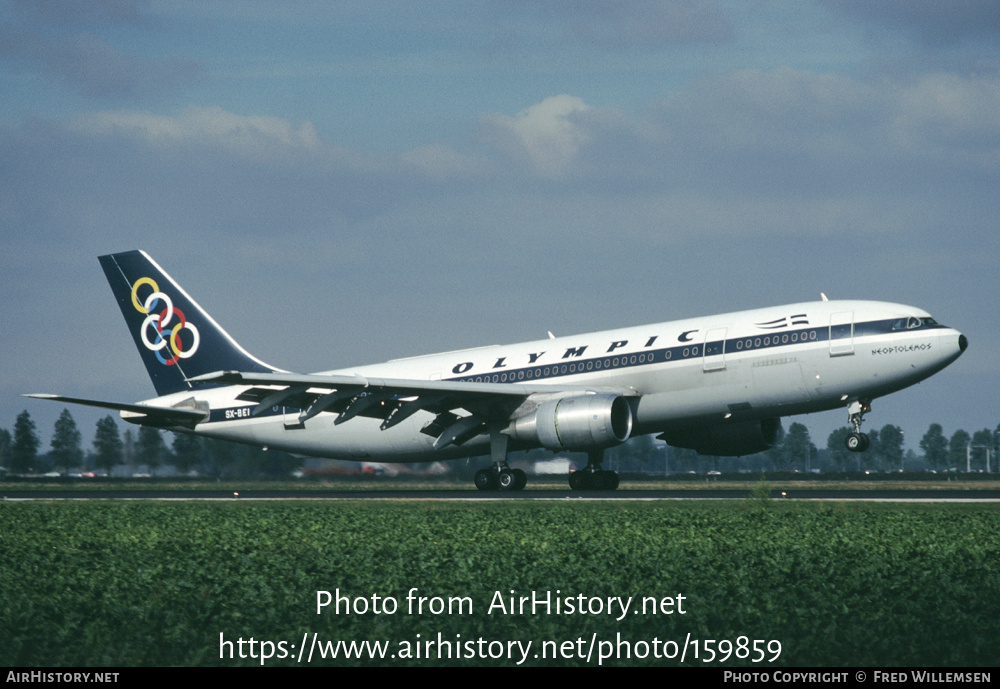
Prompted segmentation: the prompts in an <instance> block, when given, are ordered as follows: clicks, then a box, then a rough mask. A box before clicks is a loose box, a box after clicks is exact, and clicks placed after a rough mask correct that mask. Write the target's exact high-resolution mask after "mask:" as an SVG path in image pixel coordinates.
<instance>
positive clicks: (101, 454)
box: [94, 415, 122, 474]
mask: <svg viewBox="0 0 1000 689" xmlns="http://www.w3.org/2000/svg"><path fill="white" fill-rule="evenodd" d="M94 452H95V453H97V466H99V467H101V468H102V469H107V471H108V474H110V473H111V469H112V468H113V467H114V466H116V465H118V464H121V463H122V439H121V436H120V435H119V434H118V424H117V423H115V420H114V418H113V417H111V416H110V415H108V416H105V417H104V418H103V419H101V420H100V421H98V422H97V431H96V432H95V433H94Z"/></svg>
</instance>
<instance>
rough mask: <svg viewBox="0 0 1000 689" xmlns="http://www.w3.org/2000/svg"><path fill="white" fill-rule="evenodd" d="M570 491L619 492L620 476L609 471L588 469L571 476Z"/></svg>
mask: <svg viewBox="0 0 1000 689" xmlns="http://www.w3.org/2000/svg"><path fill="white" fill-rule="evenodd" d="M569 487H570V490H617V489H618V474H617V473H616V472H614V471H608V470H607V469H594V468H593V467H590V466H588V467H587V468H586V469H581V470H580V471H575V472H573V473H572V474H570V475H569Z"/></svg>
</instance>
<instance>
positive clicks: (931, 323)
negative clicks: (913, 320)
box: [921, 318, 941, 328]
mask: <svg viewBox="0 0 1000 689" xmlns="http://www.w3.org/2000/svg"><path fill="white" fill-rule="evenodd" d="M921 322H922V323H923V324H924V327H927V328H936V327H938V326H939V325H941V324H940V323H938V322H937V321H936V320H934V319H933V318H922V319H921Z"/></svg>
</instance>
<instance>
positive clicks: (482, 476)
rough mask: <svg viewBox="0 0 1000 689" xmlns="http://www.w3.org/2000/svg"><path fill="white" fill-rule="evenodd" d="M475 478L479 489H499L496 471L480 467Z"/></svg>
mask: <svg viewBox="0 0 1000 689" xmlns="http://www.w3.org/2000/svg"><path fill="white" fill-rule="evenodd" d="M474 480H475V482H476V488H478V489H479V490H497V488H499V487H500V482H499V480H498V479H497V474H496V472H495V471H490V470H489V469H480V470H479V471H477V472H476V477H475V479H474Z"/></svg>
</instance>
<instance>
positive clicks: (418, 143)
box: [0, 0, 1000, 449]
mask: <svg viewBox="0 0 1000 689" xmlns="http://www.w3.org/2000/svg"><path fill="white" fill-rule="evenodd" d="M998 45H1000V4H998V3H997V2H996V0H955V1H954V2H948V3H943V2H939V1H938V0H909V1H907V2H899V1H893V2H889V1H887V0H787V1H781V0H774V1H764V0H761V1H752V0H751V1H749V2H722V1H718V2H714V1H712V0H637V1H635V2H610V1H605V0H532V1H530V2H529V1H527V0H489V1H487V2H477V1H475V0H470V1H468V2H461V3H459V2H412V1H399V2H394V1H391V0H387V1H385V2H338V3H332V2H295V3H277V2H249V1H242V0H241V1H240V2H222V1H220V2H202V1H200V0H199V1H197V2H195V1H191V2H184V1H179V0H171V1H170V2H166V1H163V2H160V1H157V0H150V1H147V2H143V1H141V0H134V1H133V0H90V1H88V2H77V1H76V0H35V1H33V2H20V1H18V0H0V295H2V301H0V309H2V310H0V391H2V396H0V427H4V428H8V429H10V428H13V425H14V419H15V417H16V416H17V414H18V413H19V412H20V411H21V410H22V409H25V408H27V409H29V411H30V412H31V414H32V416H33V418H34V419H35V420H36V422H37V423H38V426H39V431H40V434H41V435H42V437H43V443H44V444H45V448H44V449H47V447H48V437H49V434H50V433H51V428H52V423H53V422H54V420H55V418H56V416H57V415H58V413H59V411H60V409H61V408H60V407H58V406H57V405H53V404H49V403H45V402H39V401H34V400H26V399H23V398H20V397H19V395H20V394H21V393H24V392H58V393H63V394H68V395H76V396H88V397H97V398H102V399H113V400H126V401H132V400H137V399H144V398H148V397H150V396H152V394H153V390H152V386H151V385H150V383H149V381H148V379H147V378H146V375H145V373H144V370H143V368H142V366H141V363H140V360H139V357H138V354H137V353H136V352H135V351H134V350H133V348H132V344H131V340H130V338H129V337H128V334H127V332H126V330H125V326H124V323H123V322H122V320H121V316H120V313H119V312H118V310H117V307H116V305H115V304H114V301H113V299H112V298H111V293H110V291H109V289H108V287H107V285H106V283H105V281H104V277H103V274H102V272H101V270H100V267H99V265H98V263H97V260H96V257H97V256H98V255H99V254H103V253H110V252H115V251H123V250H127V249H133V248H142V249H146V250H147V251H149V252H150V253H151V254H152V255H153V257H154V258H155V259H156V260H157V261H158V262H159V263H160V264H161V265H162V266H164V268H166V269H167V270H168V271H169V272H170V273H171V274H172V275H173V277H174V278H175V279H177V280H178V281H179V282H180V283H181V284H182V285H184V286H185V288H186V289H187V290H188V291H189V292H190V293H191V294H192V295H193V296H194V297H195V298H196V299H198V300H199V301H200V302H201V304H202V305H203V306H204V307H206V309H207V310H208V311H209V312H210V313H212V315H213V316H214V317H215V318H216V320H218V321H219V322H220V323H222V325H223V326H224V327H226V328H227V329H228V330H229V331H230V333H232V334H233V335H234V336H235V337H236V339H237V340H239V341H240V342H241V343H242V344H243V345H244V346H246V347H247V348H248V349H249V350H250V351H252V352H253V353H254V354H256V355H257V356H258V357H260V358H262V359H263V360H265V361H267V362H269V363H272V364H274V365H277V366H281V367H283V368H286V369H289V370H293V371H303V372H306V371H316V370H322V369H329V368H334V367H341V366H351V365H358V364H365V363H373V362H377V361H381V360H385V359H388V358H395V357H402V356H410V355H416V354H422V353H429V352H434V351H441V350H446V349H458V348H463V347H472V346H476V345H482V344H492V343H505V342H516V341H521V340H530V339H537V338H539V337H544V336H545V332H546V331H547V330H551V331H553V332H555V333H557V334H571V333H577V332H585V331H590V330H599V329H606V328H613V327H617V326H627V325H637V324H641V323H652V322H659V321H664V320H671V319H675V318H681V317H690V316H697V315H706V314H710V313H720V312H725V311H733V310H739V309H744V308H753V307H761V306H769V305H774V304H780V303H789V302H798V301H809V300H814V299H816V298H818V296H819V293H820V292H821V291H823V292H825V293H826V294H827V295H829V296H830V297H831V298H861V299H878V300H886V301H898V302H903V303H907V304H913V305H916V306H920V307H922V308H925V309H927V310H928V311H930V312H931V313H932V314H933V315H934V316H935V317H936V318H937V319H938V320H939V321H941V322H943V323H946V324H948V325H952V326H955V327H957V328H959V329H961V330H962V331H963V332H965V333H966V335H968V337H969V339H970V342H971V345H970V348H969V351H968V352H966V354H965V355H964V356H963V357H962V358H961V359H960V360H959V361H958V362H957V363H956V364H954V365H953V366H952V367H950V368H949V369H947V370H946V371H944V372H943V373H941V374H939V375H938V376H936V377H934V378H932V379H930V380H929V381H926V382H925V383H923V384H921V385H919V386H917V387H915V388H911V389H909V390H906V391H904V392H902V393H898V394H896V395H894V396H892V397H889V398H886V399H884V400H879V401H876V403H875V407H874V411H873V413H872V414H870V415H869V416H868V418H867V421H868V424H869V426H868V427H874V428H880V427H881V426H883V425H884V424H887V423H893V424H897V425H899V426H901V427H902V428H903V430H904V433H905V434H906V437H907V444H908V446H910V447H914V448H915V447H916V445H917V443H918V442H919V438H920V436H921V435H922V434H923V433H924V431H925V430H926V429H927V426H928V425H929V424H930V423H932V422H939V423H941V424H942V425H944V427H945V432H946V433H947V434H950V433H952V432H953V431H954V430H956V429H957V428H965V429H966V430H969V431H970V432H971V431H973V430H976V429H979V428H983V427H989V428H995V427H996V426H997V424H998V423H1000V405H998V393H997V388H998V383H1000V375H998V372H1000V354H998V348H997V347H996V346H995V344H994V343H995V342H997V340H998V338H1000V318H998V307H997V305H996V298H997V294H998V293H1000V279H998V256H1000V232H998V230H1000V49H998V47H997V46H998ZM72 411H73V414H74V416H75V417H76V419H77V421H78V423H79V424H80V426H81V428H82V429H83V431H84V437H85V442H87V443H89V441H90V438H91V437H92V429H93V424H94V423H95V422H96V420H97V419H98V418H99V417H100V416H101V414H99V413H98V412H96V411H91V410H86V409H83V408H78V409H73V410H72ZM801 420H802V421H804V422H805V423H806V425H807V426H808V427H809V428H810V431H811V433H812V436H813V441H814V442H815V443H816V444H817V445H819V446H821V447H823V446H825V445H826V437H827V435H828V434H829V432H830V431H831V430H832V429H833V428H835V427H837V426H840V425H844V423H845V422H846V412H840V411H835V412H827V413H824V414H817V415H812V416H809V417H804V418H803V419H801ZM786 426H787V422H786Z"/></svg>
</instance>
